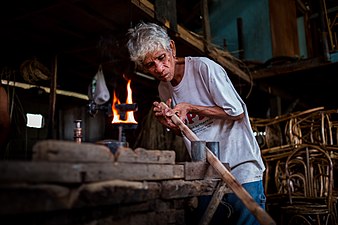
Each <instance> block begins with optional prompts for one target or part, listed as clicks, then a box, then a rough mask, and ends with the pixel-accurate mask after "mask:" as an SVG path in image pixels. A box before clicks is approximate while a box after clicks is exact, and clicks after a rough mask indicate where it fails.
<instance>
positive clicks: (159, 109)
mask: <svg viewBox="0 0 338 225" xmlns="http://www.w3.org/2000/svg"><path fill="white" fill-rule="evenodd" d="M166 104H167V105H168V106H170V105H171V99H168V100H167V102H166ZM153 106H154V108H153V112H154V114H155V117H156V118H157V119H158V121H159V122H160V123H161V124H163V125H164V126H166V127H168V128H169V129H174V130H177V129H179V128H178V127H177V126H176V125H175V124H174V123H173V121H172V120H171V116H172V115H173V114H174V113H175V112H174V111H173V109H171V108H165V107H163V106H162V105H161V104H160V102H154V103H153Z"/></svg>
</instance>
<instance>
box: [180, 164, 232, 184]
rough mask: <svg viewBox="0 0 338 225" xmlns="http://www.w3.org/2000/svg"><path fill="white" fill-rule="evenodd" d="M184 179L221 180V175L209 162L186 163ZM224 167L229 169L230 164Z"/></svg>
mask: <svg viewBox="0 0 338 225" xmlns="http://www.w3.org/2000/svg"><path fill="white" fill-rule="evenodd" d="M183 164H184V179H185V180H201V179H216V178H219V179H220V178H221V176H220V175H219V173H218V172H217V171H216V170H215V169H214V168H213V167H212V166H211V165H210V164H209V163H207V162H184V163H183ZM223 165H224V166H225V167H226V168H228V169H229V164H228V163H223Z"/></svg>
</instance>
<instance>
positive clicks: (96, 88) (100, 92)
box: [89, 65, 110, 105]
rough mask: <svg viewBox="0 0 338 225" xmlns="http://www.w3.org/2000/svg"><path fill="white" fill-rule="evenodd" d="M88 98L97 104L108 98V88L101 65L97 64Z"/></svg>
mask: <svg viewBox="0 0 338 225" xmlns="http://www.w3.org/2000/svg"><path fill="white" fill-rule="evenodd" d="M89 99H91V100H93V101H94V102H95V103H96V104H97V105H103V104H104V103H106V102H107V101H108V100H109V99H110V94H109V90H108V88H107V85H106V81H105V79H104V75H103V71H102V65H100V66H99V69H98V71H97V73H96V74H95V76H94V78H93V80H92V83H91V84H90V88H89Z"/></svg>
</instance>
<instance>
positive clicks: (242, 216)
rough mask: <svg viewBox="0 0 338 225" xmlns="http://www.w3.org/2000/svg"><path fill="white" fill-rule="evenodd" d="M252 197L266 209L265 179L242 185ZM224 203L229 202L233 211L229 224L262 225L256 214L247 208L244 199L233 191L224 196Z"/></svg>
mask: <svg viewBox="0 0 338 225" xmlns="http://www.w3.org/2000/svg"><path fill="white" fill-rule="evenodd" d="M242 186H243V187H244V189H245V190H246V191H247V192H248V193H249V194H250V195H251V197H252V198H253V199H254V200H255V201H256V202H257V203H258V205H260V206H261V207H262V208H263V209H264V210H265V203H266V197H265V194H264V188H263V181H257V182H251V183H246V184H243V185H242ZM223 201H224V202H223V203H225V204H229V205H230V206H229V205H228V207H231V209H232V212H231V215H230V218H229V222H227V224H233V225H260V224H259V222H258V221H257V220H256V218H255V216H254V215H253V214H252V213H251V212H250V211H249V210H248V209H247V207H246V206H245V205H244V204H243V203H242V201H241V200H240V199H239V198H238V197H237V196H236V195H235V194H233V193H230V194H227V195H225V196H224V198H223Z"/></svg>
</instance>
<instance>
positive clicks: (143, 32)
mask: <svg viewBox="0 0 338 225" xmlns="http://www.w3.org/2000/svg"><path fill="white" fill-rule="evenodd" d="M127 34H128V35H129V40H128V43H127V48H128V50H129V54H130V59H131V60H132V61H134V62H135V63H136V64H137V65H140V66H141V67H143V65H142V63H143V60H144V58H145V56H146V54H147V53H149V52H154V51H158V50H162V49H166V50H170V37H169V36H168V34H167V31H166V30H165V29H163V28H162V27H161V26H159V25H157V24H154V23H144V22H141V23H139V24H138V25H136V26H135V27H134V28H130V29H129V30H128V33H127Z"/></svg>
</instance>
